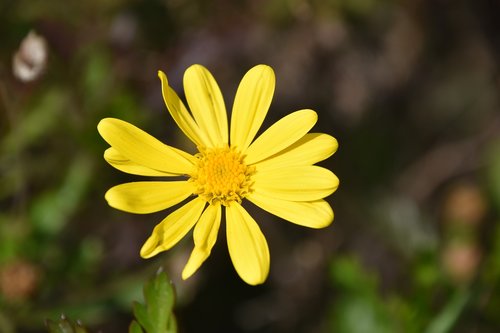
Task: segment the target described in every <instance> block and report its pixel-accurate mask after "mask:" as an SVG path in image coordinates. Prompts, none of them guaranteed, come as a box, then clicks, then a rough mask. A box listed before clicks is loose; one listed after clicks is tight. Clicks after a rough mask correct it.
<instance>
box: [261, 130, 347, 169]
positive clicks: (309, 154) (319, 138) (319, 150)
mask: <svg viewBox="0 0 500 333" xmlns="http://www.w3.org/2000/svg"><path fill="white" fill-rule="evenodd" d="M337 148H338V143H337V140H336V139H335V138H334V137H332V136H330V135H328V134H323V133H308V134H306V135H304V136H303V137H302V138H301V139H300V140H298V141H297V142H295V143H294V144H293V145H291V146H290V147H288V148H286V149H284V150H282V151H280V152H279V153H278V154H276V155H273V156H271V157H269V158H268V159H266V160H263V161H261V162H258V163H257V165H256V167H257V172H258V171H265V170H272V169H281V168H285V167H287V166H295V165H312V164H314V163H318V162H320V161H323V160H325V159H327V158H328V157H330V156H332V155H333V153H335V151H337Z"/></svg>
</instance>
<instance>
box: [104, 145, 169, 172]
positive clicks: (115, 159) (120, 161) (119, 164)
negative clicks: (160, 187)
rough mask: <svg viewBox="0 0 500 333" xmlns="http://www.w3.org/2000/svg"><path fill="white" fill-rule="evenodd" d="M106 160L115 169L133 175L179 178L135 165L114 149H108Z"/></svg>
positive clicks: (105, 154)
mask: <svg viewBox="0 0 500 333" xmlns="http://www.w3.org/2000/svg"><path fill="white" fill-rule="evenodd" d="M104 159H105V160H106V162H108V163H109V164H111V166H113V167H114V168H116V169H118V170H120V171H122V172H126V173H130V174H133V175H139V176H152V177H156V176H158V177H168V176H178V174H175V173H168V172H163V171H159V170H155V169H151V168H148V167H145V166H143V165H140V164H137V163H134V162H132V161H131V160H129V159H128V158H126V157H125V156H123V155H122V154H120V152H119V151H118V150H116V149H115V148H113V147H110V148H108V149H106V151H105V152H104Z"/></svg>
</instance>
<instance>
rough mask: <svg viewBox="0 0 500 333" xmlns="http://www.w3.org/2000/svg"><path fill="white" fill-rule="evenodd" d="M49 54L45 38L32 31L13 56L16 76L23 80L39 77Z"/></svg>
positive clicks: (28, 80)
mask: <svg viewBox="0 0 500 333" xmlns="http://www.w3.org/2000/svg"><path fill="white" fill-rule="evenodd" d="M47 55H48V54H47V42H46V41H45V38H43V36H40V35H38V34H37V33H36V32H34V31H30V33H29V34H28V35H27V36H26V37H25V38H24V39H23V41H22V42H21V45H20V46H19V50H17V52H16V53H15V54H14V57H13V58H12V71H13V72H14V76H15V77H16V78H18V79H19V80H21V81H23V82H30V81H33V80H35V79H37V78H38V77H39V76H40V75H41V74H42V72H43V70H44V69H45V65H46V64H47Z"/></svg>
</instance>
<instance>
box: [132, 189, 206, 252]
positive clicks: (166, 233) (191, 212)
mask: <svg viewBox="0 0 500 333" xmlns="http://www.w3.org/2000/svg"><path fill="white" fill-rule="evenodd" d="M205 204H206V202H205V201H204V200H202V199H200V198H199V197H198V198H196V199H193V200H191V201H190V202H188V203H187V204H185V205H184V206H182V207H181V208H179V209H177V210H176V211H174V212H173V213H171V214H170V215H168V216H167V217H166V218H165V219H163V221H161V222H160V224H158V225H157V226H156V227H155V228H154V230H153V233H152V234H151V236H150V237H149V238H148V239H147V240H146V242H145V243H144V245H143V246H142V248H141V257H143V258H151V257H152V256H155V255H157V254H158V253H159V252H162V251H166V250H168V249H170V248H172V247H173V246H174V245H175V244H177V243H178V242H179V241H180V240H181V239H182V238H183V237H184V236H185V235H186V234H187V233H188V232H189V230H191V228H192V227H193V226H194V225H195V224H196V222H198V219H199V218H200V215H201V213H202V212H203V208H204V207H205Z"/></svg>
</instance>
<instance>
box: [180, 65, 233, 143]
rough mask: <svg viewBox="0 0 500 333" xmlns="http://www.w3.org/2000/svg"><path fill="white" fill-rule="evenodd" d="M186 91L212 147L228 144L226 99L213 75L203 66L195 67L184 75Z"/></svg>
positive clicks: (190, 106) (193, 111) (194, 114)
mask: <svg viewBox="0 0 500 333" xmlns="http://www.w3.org/2000/svg"><path fill="white" fill-rule="evenodd" d="M184 91H185V93H186V99H187V102H188V104H189V108H190V109H191V112H192V113H193V116H194V119H195V120H196V123H197V124H198V126H199V127H200V129H201V130H203V132H205V134H206V136H207V138H208V139H209V140H210V142H211V145H210V146H208V147H217V146H219V147H220V146H221V144H227V143H228V129H227V113H226V106H225V105H224V99H223V98H222V94H221V92H220V89H219V86H218V85H217V82H216V81H215V79H214V78H213V76H212V74H210V72H209V71H208V70H207V69H206V68H205V67H203V66H201V65H193V66H191V67H189V68H188V69H187V70H186V72H185V73H184Z"/></svg>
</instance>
